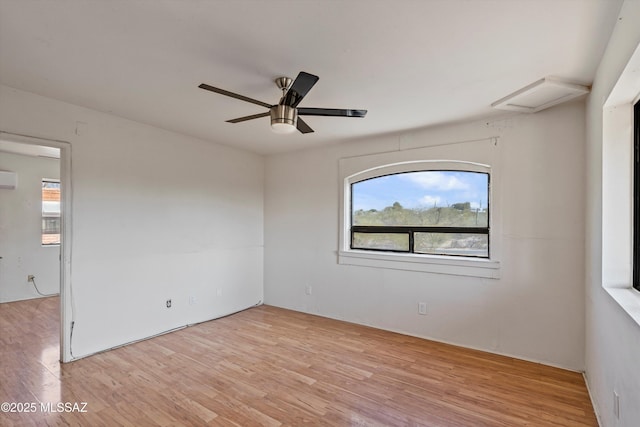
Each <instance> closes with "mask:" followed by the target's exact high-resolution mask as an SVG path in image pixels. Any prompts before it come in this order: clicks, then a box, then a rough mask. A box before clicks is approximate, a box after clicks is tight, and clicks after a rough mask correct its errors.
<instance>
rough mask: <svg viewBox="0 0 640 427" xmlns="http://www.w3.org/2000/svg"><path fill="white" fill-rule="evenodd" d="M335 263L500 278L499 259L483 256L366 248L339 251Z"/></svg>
mask: <svg viewBox="0 0 640 427" xmlns="http://www.w3.org/2000/svg"><path fill="white" fill-rule="evenodd" d="M338 264H343V265H357V266H361V267H376V268H389V269H394V270H409V271H421V272H425V273H436V274H450V275H454V276H471V277H481V278H486V279H499V278H500V262H499V261H493V260H489V259H484V258H477V259H474V258H461V257H452V256H436V255H419V254H395V253H378V252H375V253H374V252H369V251H358V250H349V251H340V252H339V253H338Z"/></svg>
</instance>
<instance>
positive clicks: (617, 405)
mask: <svg viewBox="0 0 640 427" xmlns="http://www.w3.org/2000/svg"><path fill="white" fill-rule="evenodd" d="M613 415H615V416H616V419H617V420H618V419H620V395H619V394H618V393H617V392H616V391H614V392H613Z"/></svg>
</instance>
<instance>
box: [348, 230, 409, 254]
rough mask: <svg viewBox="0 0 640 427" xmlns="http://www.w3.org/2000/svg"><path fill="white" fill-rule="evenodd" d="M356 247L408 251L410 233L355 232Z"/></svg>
mask: <svg viewBox="0 0 640 427" xmlns="http://www.w3.org/2000/svg"><path fill="white" fill-rule="evenodd" d="M352 247H353V248H354V249H379V250H385V251H405V252H406V251H408V250H409V234H408V233H353V242H352Z"/></svg>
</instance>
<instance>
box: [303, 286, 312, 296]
mask: <svg viewBox="0 0 640 427" xmlns="http://www.w3.org/2000/svg"><path fill="white" fill-rule="evenodd" d="M312 291H313V289H312V288H311V285H307V286H305V287H304V293H305V294H307V295H311V293H312Z"/></svg>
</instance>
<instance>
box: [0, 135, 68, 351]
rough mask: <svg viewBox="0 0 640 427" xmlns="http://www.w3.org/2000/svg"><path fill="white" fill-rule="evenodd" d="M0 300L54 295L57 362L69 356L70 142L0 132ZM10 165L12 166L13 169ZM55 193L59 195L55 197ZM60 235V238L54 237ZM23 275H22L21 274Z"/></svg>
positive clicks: (6, 300)
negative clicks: (1, 178) (0, 183)
mask: <svg viewBox="0 0 640 427" xmlns="http://www.w3.org/2000/svg"><path fill="white" fill-rule="evenodd" d="M0 156H2V161H1V162H0V170H4V171H5V172H8V173H7V174H5V175H6V176H8V180H7V182H8V184H7V185H6V186H5V188H3V189H1V190H0V191H2V192H3V193H2V194H1V195H0V197H3V198H4V199H6V200H3V204H4V206H5V208H4V209H3V210H2V212H0V214H1V215H2V216H3V217H2V218H0V219H1V220H2V221H3V222H4V223H5V226H4V227H0V234H2V238H3V243H2V244H1V245H0V252H3V253H0V256H1V257H2V259H0V281H1V283H0V303H3V302H11V301H20V300H26V299H32V298H40V297H45V296H53V295H56V294H59V295H60V297H59V301H60V302H59V310H60V325H59V326H60V328H59V329H60V339H59V342H60V345H59V354H60V357H59V359H60V361H62V362H67V361H70V360H71V352H70V339H69V337H70V330H71V324H70V323H69V322H67V321H66V320H65V319H70V318H71V317H72V316H71V314H72V313H71V301H70V282H69V278H70V267H71V241H70V236H71V170H70V165H71V145H70V144H69V143H68V142H65V141H56V140H49V139H42V138H35V137H31V136H26V135H18V134H14V133H9V132H4V131H0ZM12 169H13V170H12ZM57 195H59V197H58V198H57V199H56V197H57ZM58 239H59V240H58ZM23 276H24V277H23Z"/></svg>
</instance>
